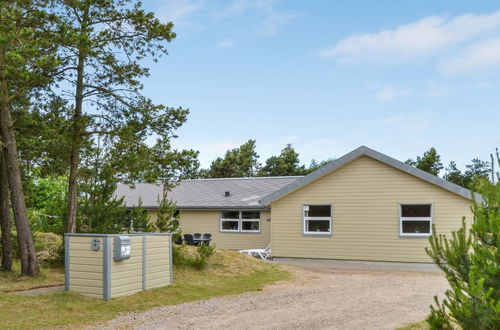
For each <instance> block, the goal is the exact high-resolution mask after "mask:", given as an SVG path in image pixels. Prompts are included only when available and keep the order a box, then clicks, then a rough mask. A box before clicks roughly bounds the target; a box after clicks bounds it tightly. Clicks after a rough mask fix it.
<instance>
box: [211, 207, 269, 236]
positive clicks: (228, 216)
mask: <svg viewBox="0 0 500 330" xmlns="http://www.w3.org/2000/svg"><path fill="white" fill-rule="evenodd" d="M220 230H221V231H226V232H242V233H244V232H249V233H258V232H260V212H259V211H222V212H221V219H220Z"/></svg>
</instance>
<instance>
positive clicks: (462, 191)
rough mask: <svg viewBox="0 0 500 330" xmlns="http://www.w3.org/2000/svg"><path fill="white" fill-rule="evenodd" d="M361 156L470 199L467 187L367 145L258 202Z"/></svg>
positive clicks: (289, 189)
mask: <svg viewBox="0 0 500 330" xmlns="http://www.w3.org/2000/svg"><path fill="white" fill-rule="evenodd" d="M362 156H368V157H371V158H373V159H376V160H378V161H379V162H382V163H384V164H387V165H389V166H392V167H394V168H396V169H398V170H401V171H403V172H406V173H408V174H411V175H413V176H415V177H417V178H419V179H422V180H424V181H427V182H429V183H432V184H434V185H436V186H438V187H441V188H443V189H445V190H448V191H450V192H452V193H455V194H457V195H459V196H462V197H464V198H467V199H472V192H471V191H470V190H469V189H466V188H464V187H461V186H459V185H456V184H454V183H451V182H448V181H446V180H443V179H441V178H439V177H437V176H435V175H432V174H430V173H427V172H425V171H422V170H420V169H418V168H416V167H413V166H411V165H408V164H405V163H403V162H400V161H399V160H396V159H394V158H391V157H389V156H386V155H384V154H382V153H380V152H378V151H375V150H372V149H370V148H368V147H365V146H361V147H359V148H357V149H355V150H353V151H351V152H350V153H348V154H346V155H344V156H342V157H340V158H338V159H336V160H334V161H332V162H330V163H328V164H327V165H325V166H323V167H321V168H320V169H318V170H316V171H314V172H312V173H310V174H308V175H306V176H304V177H302V178H300V179H298V180H296V181H294V182H293V183H291V184H289V185H288V186H286V187H283V188H281V189H279V190H277V191H275V192H273V193H271V194H269V195H268V196H266V197H264V198H263V199H262V200H261V201H260V202H261V204H263V205H269V204H270V203H272V202H274V201H276V200H277V199H279V198H281V197H283V196H285V195H287V194H289V193H291V192H293V191H295V190H297V189H299V188H301V187H303V186H305V185H306V184H308V183H311V182H313V181H315V180H317V179H319V178H321V177H322V176H324V175H327V174H329V173H331V172H333V171H335V170H336V169H338V168H340V167H342V166H344V165H346V164H348V163H350V162H352V161H354V160H356V159H358V158H360V157H362ZM474 195H475V196H474V197H475V199H476V200H477V201H481V200H482V197H481V196H480V195H479V194H476V193H475V194H474Z"/></svg>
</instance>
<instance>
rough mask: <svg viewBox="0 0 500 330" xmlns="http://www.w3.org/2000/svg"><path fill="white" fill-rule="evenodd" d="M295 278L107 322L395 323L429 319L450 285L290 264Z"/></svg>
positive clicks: (434, 278) (406, 275) (411, 275)
mask: <svg viewBox="0 0 500 330" xmlns="http://www.w3.org/2000/svg"><path fill="white" fill-rule="evenodd" d="M288 267H289V269H290V270H292V271H293V272H294V273H295V274H296V279H295V281H293V282H279V283H276V284H273V285H270V286H268V287H266V288H265V289H264V290H263V291H261V292H254V293H246V294H242V295H238V296H232V297H225V298H212V299H209V300H204V301H196V302H191V303H185V304H180V305H174V306H166V307H159V308H155V309H152V310H149V311H145V312H139V313H129V314H124V315H122V316H120V317H118V318H116V319H114V320H112V321H110V322H108V323H107V324H105V325H103V327H104V328H113V329H116V328H122V329H123V328H134V329H394V328H397V327H399V326H402V325H404V324H406V323H410V322H417V321H421V320H422V319H424V318H425V317H426V316H427V314H428V312H429V304H431V303H432V302H433V296H434V295H436V294H441V293H443V292H444V290H445V289H446V288H447V282H446V281H445V279H444V277H443V276H442V275H440V274H437V273H421V272H399V271H373V270H371V271H364V270H336V269H327V268H304V267H296V266H288Z"/></svg>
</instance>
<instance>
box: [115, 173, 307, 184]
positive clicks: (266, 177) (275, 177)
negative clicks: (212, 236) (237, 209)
mask: <svg viewBox="0 0 500 330" xmlns="http://www.w3.org/2000/svg"><path fill="white" fill-rule="evenodd" d="M303 177H304V175H287V176H285V175H280V176H252V177H239V178H204V179H186V180H179V181H175V182H173V183H178V182H189V181H223V180H259V179H288V178H303ZM118 184H121V185H128V186H131V185H135V184H154V185H157V186H160V185H162V184H163V182H131V183H124V182H120V183H118Z"/></svg>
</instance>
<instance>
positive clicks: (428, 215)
mask: <svg viewBox="0 0 500 330" xmlns="http://www.w3.org/2000/svg"><path fill="white" fill-rule="evenodd" d="M399 222H400V224H399V228H400V233H399V234H400V235H401V236H417V237H418V236H429V235H430V234H431V229H432V204H400V218H399Z"/></svg>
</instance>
